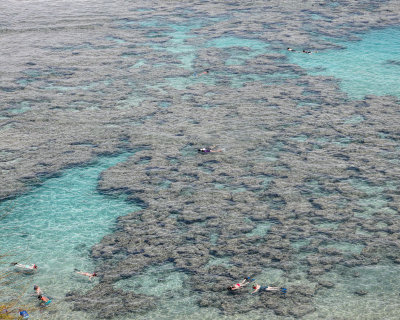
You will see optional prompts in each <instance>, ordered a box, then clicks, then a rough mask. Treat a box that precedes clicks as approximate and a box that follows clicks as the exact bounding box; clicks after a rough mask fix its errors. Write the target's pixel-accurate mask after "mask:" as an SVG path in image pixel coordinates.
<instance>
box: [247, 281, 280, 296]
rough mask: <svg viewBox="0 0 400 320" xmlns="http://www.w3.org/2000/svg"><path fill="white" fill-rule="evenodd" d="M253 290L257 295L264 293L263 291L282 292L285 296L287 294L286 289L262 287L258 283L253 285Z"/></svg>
mask: <svg viewBox="0 0 400 320" xmlns="http://www.w3.org/2000/svg"><path fill="white" fill-rule="evenodd" d="M253 289H254V291H253V292H252V293H251V294H253V293H256V292H263V291H279V290H281V292H282V293H283V294H285V293H286V288H279V287H270V286H260V285H259V284H258V283H256V284H255V285H253Z"/></svg>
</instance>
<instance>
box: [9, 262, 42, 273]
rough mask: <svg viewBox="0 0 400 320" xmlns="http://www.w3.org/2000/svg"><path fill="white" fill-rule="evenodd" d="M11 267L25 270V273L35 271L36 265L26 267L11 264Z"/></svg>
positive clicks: (16, 263) (24, 265)
mask: <svg viewBox="0 0 400 320" xmlns="http://www.w3.org/2000/svg"><path fill="white" fill-rule="evenodd" d="M11 265H12V266H15V267H16V268H20V269H24V270H27V271H34V270H37V265H36V264H33V265H31V266H29V265H26V264H20V263H18V262H12V263H11Z"/></svg>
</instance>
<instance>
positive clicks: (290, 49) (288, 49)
mask: <svg viewBox="0 0 400 320" xmlns="http://www.w3.org/2000/svg"><path fill="white" fill-rule="evenodd" d="M287 51H296V50H294V49H292V48H287Z"/></svg>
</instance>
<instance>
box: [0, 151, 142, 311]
mask: <svg viewBox="0 0 400 320" xmlns="http://www.w3.org/2000/svg"><path fill="white" fill-rule="evenodd" d="M130 155H131V153H124V154H121V155H118V156H112V157H100V158H99V159H98V160H97V161H96V162H95V163H93V164H91V165H88V166H85V167H76V168H71V169H68V170H66V171H64V172H63V173H62V174H61V175H60V176H59V177H56V178H51V179H48V180H46V181H45V182H44V183H43V184H42V185H41V186H39V187H36V188H34V189H33V190H32V191H30V192H29V193H27V194H25V195H22V196H20V197H18V198H16V199H12V200H8V201H5V202H3V203H2V204H1V206H0V210H1V212H7V213H8V214H7V215H6V217H5V218H4V219H3V220H2V221H1V223H2V224H1V227H0V230H1V235H0V237H1V247H2V252H7V253H9V254H12V256H11V257H10V260H12V261H18V262H21V263H24V264H33V263H35V264H37V265H38V272H37V273H35V274H34V275H33V276H29V277H24V281H25V282H28V284H29V291H28V293H29V294H30V293H31V292H33V290H32V287H33V284H37V285H39V286H40V287H41V288H42V289H43V291H44V292H45V294H47V295H49V296H51V297H52V298H54V299H55V301H58V302H57V308H58V309H59V308H60V303H61V301H62V300H63V299H64V297H65V294H66V292H68V291H70V290H73V289H87V288H88V287H90V286H91V285H92V284H91V282H90V281H88V279H87V278H86V277H83V276H82V277H81V276H79V275H75V274H74V269H75V268H76V269H79V270H83V271H88V272H91V271H94V270H96V266H95V263H94V261H93V260H91V259H90V257H89V252H90V248H91V246H93V245H94V244H96V243H97V242H99V241H100V239H101V238H102V237H103V236H105V235H106V234H108V233H110V232H111V231H112V228H113V226H114V224H115V221H116V218H117V217H118V216H123V215H126V214H128V213H130V212H133V211H136V210H138V209H139V206H138V205H135V204H134V203H130V202H127V201H124V199H123V198H121V197H117V196H113V195H106V194H102V193H99V192H98V190H97V181H98V179H99V175H100V174H101V172H102V171H104V170H106V169H107V168H109V167H111V166H114V165H115V164H117V163H119V162H122V161H125V160H127V159H128V158H129V156H130ZM14 254H15V255H14ZM19 280H21V279H20V277H18V276H17V277H16V278H15V281H16V282H18V281H19ZM92 282H93V283H96V280H94V281H92ZM32 299H33V298H32V297H30V295H28V294H27V295H26V297H24V301H25V303H28V304H29V303H30V302H32ZM61 304H62V303H61Z"/></svg>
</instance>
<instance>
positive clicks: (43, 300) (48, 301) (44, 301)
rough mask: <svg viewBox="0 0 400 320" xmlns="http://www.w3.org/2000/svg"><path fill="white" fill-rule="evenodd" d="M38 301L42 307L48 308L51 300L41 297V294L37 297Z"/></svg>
mask: <svg viewBox="0 0 400 320" xmlns="http://www.w3.org/2000/svg"><path fill="white" fill-rule="evenodd" d="M38 299H39V300H40V304H42V305H44V306H48V305H49V304H50V303H51V299H50V298H48V297H46V296H43V295H41V294H39V295H38Z"/></svg>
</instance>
